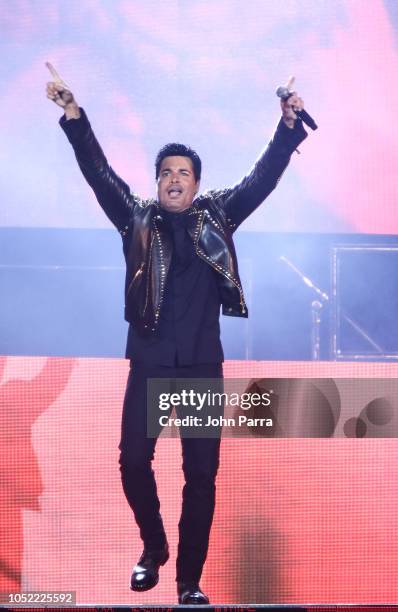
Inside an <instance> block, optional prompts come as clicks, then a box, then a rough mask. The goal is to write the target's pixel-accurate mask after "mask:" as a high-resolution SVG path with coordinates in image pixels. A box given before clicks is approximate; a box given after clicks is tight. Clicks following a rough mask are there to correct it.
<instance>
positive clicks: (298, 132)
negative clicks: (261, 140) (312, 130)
mask: <svg viewBox="0 0 398 612" xmlns="http://www.w3.org/2000/svg"><path fill="white" fill-rule="evenodd" d="M307 136H308V134H307V132H306V131H305V129H304V126H303V122H302V121H301V119H296V121H295V124H294V128H289V127H287V125H286V123H285V122H284V121H283V119H281V120H280V121H279V123H278V127H277V128H276V132H275V135H274V138H273V142H274V143H275V144H277V145H278V147H280V149H281V150H283V152H284V153H286V154H287V155H291V154H292V153H293V151H295V150H296V149H297V147H298V146H299V144H300V143H301V142H303V140H305V138H307Z"/></svg>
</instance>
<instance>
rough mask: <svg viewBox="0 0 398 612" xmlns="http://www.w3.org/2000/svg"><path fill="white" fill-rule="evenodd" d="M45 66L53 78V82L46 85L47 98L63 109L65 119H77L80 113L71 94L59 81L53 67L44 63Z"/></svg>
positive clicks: (48, 63) (66, 86)
mask: <svg viewBox="0 0 398 612" xmlns="http://www.w3.org/2000/svg"><path fill="white" fill-rule="evenodd" d="M46 66H47V68H48V69H49V71H50V72H51V76H52V77H53V80H52V81H50V82H48V83H47V90H46V91H47V98H49V99H50V100H52V101H53V102H55V104H58V106H60V107H61V108H63V109H64V111H65V115H66V118H67V119H78V118H79V117H80V111H79V106H78V105H77V103H76V101H75V99H74V97H73V93H72V92H71V91H70V89H69V87H68V85H67V84H66V83H65V81H64V80H63V79H61V77H60V76H59V74H58V72H57V71H56V70H55V68H54V66H53V65H52V64H50V62H46Z"/></svg>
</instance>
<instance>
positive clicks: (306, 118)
mask: <svg viewBox="0 0 398 612" xmlns="http://www.w3.org/2000/svg"><path fill="white" fill-rule="evenodd" d="M276 95H277V96H278V98H281V100H284V101H286V100H288V99H289V98H290V96H292V95H293V92H292V91H289V89H288V88H287V87H278V89H277V90H276ZM294 112H295V113H296V115H297V117H298V118H299V119H301V121H303V122H304V123H305V124H306V125H308V127H309V128H311V130H317V129H318V126H317V124H316V123H315V121H314V120H313V118H312V117H311V115H309V114H308V113H307V111H306V110H304V109H303V110H301V111H294Z"/></svg>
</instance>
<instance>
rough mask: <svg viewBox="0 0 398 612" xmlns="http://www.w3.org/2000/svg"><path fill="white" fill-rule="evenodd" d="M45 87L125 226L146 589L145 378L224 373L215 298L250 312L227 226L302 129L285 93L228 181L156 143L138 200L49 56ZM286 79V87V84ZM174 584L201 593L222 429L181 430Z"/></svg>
mask: <svg viewBox="0 0 398 612" xmlns="http://www.w3.org/2000/svg"><path fill="white" fill-rule="evenodd" d="M47 66H48V68H49V70H50V72H51V74H52V77H53V80H52V81H51V82H50V83H48V84H47V97H48V98H49V99H50V100H53V101H54V102H55V103H56V104H58V106H60V107H62V108H63V109H64V115H63V117H62V118H61V119H60V124H61V127H62V129H63V130H64V131H65V133H66V135H67V137H68V140H69V142H70V143H71V145H72V147H73V149H74V152H75V155H76V159H77V162H78V164H79V166H80V169H81V171H82V173H83V175H84V177H85V178H86V180H87V182H88V183H89V185H90V186H91V187H92V189H93V190H94V193H95V195H96V197H97V200H98V202H99V203H100V205H101V207H102V208H103V210H104V211H105V213H106V215H107V216H108V217H109V219H110V220H111V221H112V223H113V224H114V225H115V226H116V228H117V229H118V231H119V232H120V234H121V236H122V241H123V252H124V256H125V259H126V268H127V273H126V284H125V318H126V320H127V321H128V322H129V323H130V326H129V332H128V340H127V349H126V357H127V358H128V359H130V364H131V367H130V374H129V378H128V382H127V388H126V394H125V399H124V406H123V416H122V431H121V442H120V446H119V448H120V451H121V452H120V470H121V476H122V484H123V489H124V493H125V495H126V498H127V501H128V503H129V505H130V507H131V508H132V510H133V513H134V516H135V520H136V522H137V525H138V527H139V530H140V535H141V538H142V541H143V545H144V550H143V553H142V555H141V557H140V559H139V561H138V563H137V565H136V566H135V567H134V569H133V573H132V576H131V589H132V590H133V591H146V590H148V589H151V588H153V587H154V586H155V585H156V584H157V582H158V580H159V568H160V566H162V565H164V564H165V563H166V562H167V560H168V558H169V551H168V544H167V539H166V534H165V531H164V527H163V522H162V517H161V515H160V503H159V499H158V495H157V490H156V482H155V478H154V473H153V471H152V467H151V465H152V460H153V458H154V451H155V445H156V438H155V437H152V438H150V437H148V435H147V415H146V411H147V380H148V379H150V378H168V379H173V378H178V379H180V378H191V379H203V378H210V379H221V378H222V362H223V359H224V356H223V350H222V346H221V341H220V326H219V315H220V307H222V312H223V314H225V315H230V316H236V317H247V316H248V313H247V308H246V304H245V299H244V295H243V290H242V286H241V282H240V279H239V273H238V264H237V259H236V254H235V249H234V244H233V240H232V235H233V233H234V232H235V230H236V229H237V228H238V227H239V225H240V224H241V223H242V222H243V221H244V220H245V219H246V218H247V217H248V216H249V215H250V214H251V213H252V212H253V211H254V210H255V209H256V208H257V207H258V206H259V205H260V204H261V203H262V202H263V200H264V199H265V198H266V197H267V196H268V195H269V194H270V193H271V191H272V190H273V189H274V188H275V186H276V185H277V183H278V181H279V178H280V177H281V175H282V173H283V171H284V169H285V168H286V166H287V165H288V163H289V159H290V156H291V154H292V152H293V151H294V150H295V149H296V147H297V146H298V145H299V144H300V142H301V141H302V140H303V139H304V138H305V137H306V136H307V134H306V132H305V130H304V128H303V126H302V122H301V120H300V119H298V117H297V115H296V113H295V111H300V110H302V109H303V101H302V100H301V98H300V97H299V96H298V95H297V94H296V93H293V94H292V95H291V96H290V97H289V98H288V99H286V100H282V101H281V108H282V119H281V120H280V122H279V124H278V127H277V129H276V132H275V134H274V136H273V138H272V140H271V142H270V143H269V144H268V146H267V147H266V149H265V150H264V152H263V153H262V154H261V156H260V157H259V159H258V160H257V162H256V163H255V165H254V167H253V169H252V170H251V171H250V173H249V174H247V176H245V177H244V178H243V179H242V180H241V181H240V182H239V183H237V184H236V185H234V186H233V187H231V188H228V189H223V190H218V191H217V190H214V191H210V192H207V193H204V194H203V195H198V192H199V185H200V176H201V160H200V158H199V156H198V155H197V153H196V152H195V151H193V150H192V149H191V148H190V147H187V146H185V145H182V144H178V143H171V144H167V145H165V146H164V147H163V148H162V149H161V150H160V151H159V153H158V155H157V158H156V162H155V171H156V172H155V177H156V184H157V198H156V199H150V200H142V199H141V198H140V197H138V196H137V195H136V194H134V193H132V192H131V191H130V189H129V187H128V185H127V184H126V183H125V182H124V181H123V180H122V179H121V178H119V177H118V176H117V175H116V173H115V172H114V171H113V170H112V168H111V167H110V166H109V164H108V162H107V160H106V158H105V156H104V154H103V152H102V150H101V147H100V146H99V144H98V142H97V140H96V138H95V136H94V133H93V131H92V129H91V126H90V123H89V121H88V119H87V116H86V114H85V112H84V110H83V109H82V108H79V106H78V104H77V103H76V101H75V99H74V96H73V94H72V93H71V91H70V90H69V88H68V87H67V85H66V83H64V81H62V79H61V78H60V77H59V75H58V74H57V72H56V71H55V69H54V68H53V67H52V66H51V64H47ZM293 80H294V79H293V78H292V79H290V81H289V83H288V85H287V87H288V88H289V90H290V89H291V87H292V85H293ZM181 444H182V452H183V471H184V477H185V485H184V489H183V502H182V512H181V518H180V522H179V543H178V556H177V576H176V580H177V592H178V602H179V603H180V604H185V605H189V604H208V603H209V599H208V597H207V596H206V595H205V594H204V593H203V592H202V591H201V589H200V587H199V581H200V578H201V574H202V570H203V566H204V563H205V560H206V556H207V549H208V542H209V534H210V528H211V524H212V520H213V514H214V506H215V479H216V474H217V469H218V463H219V450H220V439H219V437H215V438H184V437H182V436H181Z"/></svg>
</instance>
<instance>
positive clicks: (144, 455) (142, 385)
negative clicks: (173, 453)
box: [119, 363, 170, 549]
mask: <svg viewBox="0 0 398 612" xmlns="http://www.w3.org/2000/svg"><path fill="white" fill-rule="evenodd" d="M168 376H170V372H169V370H168V369H167V368H164V367H162V366H157V367H156V366H149V365H146V364H141V363H134V364H133V366H132V367H131V368H130V373H129V377H128V381H127V387H126V393H125V398H124V405H123V416H122V432H121V441H120V445H119V449H120V451H121V452H120V459H119V462H120V471H121V477H122V485H123V490H124V494H125V496H126V498H127V501H128V503H129V505H130V507H131V509H132V510H133V512H134V516H135V520H136V523H137V525H138V527H139V530H140V535H141V539H142V540H143V542H144V546H145V547H146V548H149V549H160V548H163V546H164V545H165V543H166V534H165V530H164V526H163V521H162V518H161V515H160V502H159V497H158V494H157V487H156V481H155V475H154V472H153V470H152V467H151V464H152V460H153V458H154V452H155V446H156V442H157V438H148V437H147V379H148V378H162V377H168Z"/></svg>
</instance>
